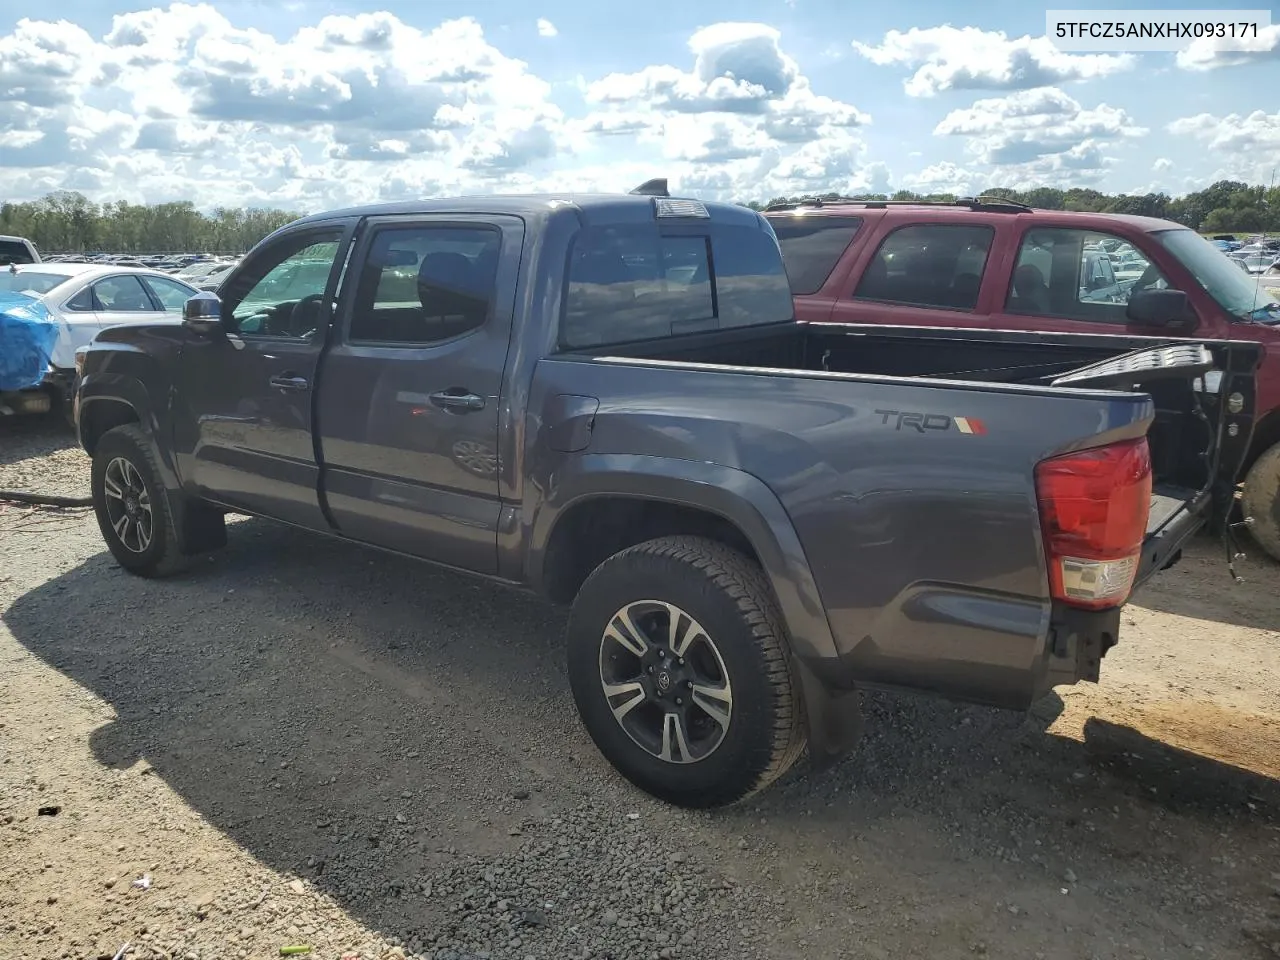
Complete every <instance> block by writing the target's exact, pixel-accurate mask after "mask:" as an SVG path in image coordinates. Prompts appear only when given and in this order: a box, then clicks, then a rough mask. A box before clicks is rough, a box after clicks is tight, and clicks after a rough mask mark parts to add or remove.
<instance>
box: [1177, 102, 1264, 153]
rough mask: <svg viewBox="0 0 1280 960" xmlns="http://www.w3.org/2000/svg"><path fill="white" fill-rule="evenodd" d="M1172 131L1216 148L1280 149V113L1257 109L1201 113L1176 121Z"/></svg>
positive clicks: (1242, 149)
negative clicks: (1221, 115) (1244, 112)
mask: <svg viewBox="0 0 1280 960" xmlns="http://www.w3.org/2000/svg"><path fill="white" fill-rule="evenodd" d="M1169 132H1170V133H1172V134H1174V135H1175V136H1179V137H1194V138H1195V139H1197V140H1200V141H1202V142H1203V143H1205V144H1206V145H1208V147H1209V148H1210V149H1211V150H1215V151H1218V150H1223V151H1231V152H1241V153H1243V152H1254V151H1276V150H1280V112H1278V113H1264V112H1263V111H1261V110H1255V111H1253V113H1250V114H1248V115H1247V116H1242V115H1241V114H1238V113H1231V114H1228V115H1227V116H1225V117H1217V116H1214V115H1213V114H1209V113H1201V114H1197V115H1196V116H1194V117H1182V118H1180V119H1178V120H1175V121H1173V123H1171V124H1169ZM1271 162H1274V160H1273V159H1272V160H1271Z"/></svg>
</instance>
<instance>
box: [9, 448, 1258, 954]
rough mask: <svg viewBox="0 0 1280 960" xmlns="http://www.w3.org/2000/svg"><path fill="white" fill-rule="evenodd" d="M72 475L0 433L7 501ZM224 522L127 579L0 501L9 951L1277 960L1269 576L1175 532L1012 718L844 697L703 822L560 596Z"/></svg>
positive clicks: (58, 458)
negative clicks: (1081, 666)
mask: <svg viewBox="0 0 1280 960" xmlns="http://www.w3.org/2000/svg"><path fill="white" fill-rule="evenodd" d="M87 484H88V467H87V460H86V459H85V457H84V456H83V455H82V454H81V453H80V452H79V451H78V450H77V449H75V447H74V446H73V445H72V442H71V439H70V437H69V435H67V434H66V433H63V432H61V431H59V430H58V429H56V428H51V427H48V426H46V425H42V424H33V423H25V424H14V423H8V424H0V488H11V489H12V488H20V489H27V490H36V491H40V492H61V493H67V494H72V495H84V494H85V493H86V492H87ZM230 541H231V542H230V545H229V546H228V548H227V549H226V550H223V551H221V552H219V553H218V554H216V555H214V556H212V557H210V558H208V559H202V560H201V561H200V562H199V563H198V564H197V565H196V566H195V567H194V568H193V569H192V570H191V571H190V572H188V573H186V574H184V575H182V576H181V577H178V578H176V579H173V580H169V581H163V582H147V581H142V580H139V579H136V578H133V577H130V576H128V575H126V574H124V573H123V572H122V571H120V570H119V569H118V568H116V567H115V566H114V565H113V563H112V562H111V560H110V558H109V556H108V555H107V553H106V552H105V550H104V548H103V545H102V541H101V539H100V536H99V534H98V532H97V529H96V525H95V523H94V521H93V519H92V517H91V516H89V515H87V514H86V512H85V511H68V512H64V513H60V514H59V513H51V512H47V511H42V512H35V511H33V510H30V509H27V508H21V507H16V506H8V507H5V506H0V676H2V677H3V681H2V682H0V958H4V960H10V958H12V960H19V958H21V960H41V958H98V957H100V958H105V960H111V958H113V957H115V956H116V954H117V951H119V950H120V948H121V947H122V946H124V945H125V944H129V947H128V949H127V950H126V952H125V953H124V954H123V956H125V957H128V958H130V960H137V958H154V957H169V958H200V960H214V958H217V960H224V958H245V960H249V958H266V957H272V956H279V952H280V948H281V947H282V946H286V945H307V946H310V947H311V948H312V951H311V953H310V954H309V956H313V957H319V958H325V960H339V958H342V957H344V956H345V957H348V958H351V957H360V958H362V960H369V958H378V960H383V958H387V957H393V958H399V957H412V956H421V957H430V958H435V960H462V958H475V957H489V958H492V960H499V958H508V957H513V958H517V960H523V958H525V957H537V958H539V960H541V958H556V960H559V958H562V957H597V958H605V957H613V958H630V957H639V958H650V957H658V958H664V960H665V958H727V957H734V958H738V957H742V958H752V957H768V958H782V957H799V956H812V957H821V958H837V957H839V958H846V957H847V958H895V960H896V958H930V960H950V958H960V957H967V958H968V957H973V956H990V957H999V958H1011V960H1032V958H1044V960H1092V958H1098V960H1109V958H1125V960H1130V958H1152V960H1154V958H1166V957H1168V958H1180V957H1212V958H1223V960H1233V958H1240V960H1265V958H1272V957H1280V632H1278V631H1280V566H1277V565H1275V564H1272V563H1270V562H1268V561H1264V560H1261V559H1259V558H1257V557H1253V556H1251V557H1250V558H1249V560H1248V561H1246V563H1245V564H1244V566H1243V571H1242V572H1243V573H1244V575H1245V576H1246V577H1248V578H1249V580H1248V582H1247V583H1245V584H1242V585H1236V584H1234V583H1232V582H1231V580H1230V579H1229V577H1228V575H1227V572H1226V569H1225V561H1224V558H1223V553H1222V550H1221V549H1220V547H1219V546H1218V545H1217V544H1216V543H1212V542H1202V543H1198V544H1196V545H1195V547H1194V549H1192V550H1191V551H1190V553H1189V555H1188V556H1187V557H1186V558H1185V559H1184V560H1183V561H1182V562H1181V563H1180V564H1179V565H1178V566H1177V567H1176V568H1175V569H1173V570H1171V571H1169V572H1167V573H1165V574H1163V575H1161V576H1160V577H1159V578H1158V579H1157V580H1156V581H1155V582H1154V583H1153V584H1152V585H1150V586H1148V587H1147V588H1145V589H1144V590H1143V591H1142V593H1141V594H1140V596H1138V597H1137V598H1136V601H1135V603H1133V604H1132V605H1131V606H1130V607H1128V608H1127V610H1126V614H1125V618H1124V631H1123V634H1122V637H1121V643H1120V646H1119V647H1118V648H1117V649H1115V650H1113V651H1112V652H1111V654H1110V655H1109V656H1108V657H1107V659H1106V661H1105V662H1104V665H1103V677H1102V682H1101V683H1100V684H1098V685H1096V686H1095V685H1090V684H1082V685H1079V686H1076V687H1072V688H1062V689H1061V690H1060V691H1059V695H1057V696H1053V697H1050V698H1048V699H1047V700H1046V701H1044V702H1042V703H1041V704H1038V705H1037V707H1036V708H1035V710H1034V711H1033V712H1032V714H1031V715H1030V716H1026V715H1017V714H1011V713H1004V712H999V711H993V710H987V709H982V708H975V707H966V706H957V705H955V704H951V703H946V702H940V701H934V700H929V699H922V698H911V697H890V696H883V695H877V696H872V697H868V698H867V703H866V707H867V713H868V724H867V735H866V738H865V740H864V742H863V744H862V745H861V747H860V748H859V750H858V751H857V753H856V754H855V755H853V756H850V757H849V758H847V759H846V760H844V761H843V762H842V763H841V764H840V765H839V766H837V767H836V768H835V769H833V770H829V771H827V772H824V773H822V774H819V775H805V774H803V773H798V774H793V775H792V776H790V777H789V778H788V779H787V781H786V782H784V783H782V784H780V785H778V786H776V787H775V788H774V789H772V790H771V791H770V792H768V793H767V794H765V795H763V796H761V797H760V798H758V799H757V800H755V801H753V802H751V803H750V804H749V805H747V806H745V807H743V808H740V809H732V810H729V811H724V812H719V813H714V814H693V813H686V812H681V811H674V810H672V809H669V808H666V807H663V806H662V805H660V804H657V803H655V802H652V801H650V800H648V799H647V798H646V797H644V796H643V795H641V794H639V793H637V792H636V791H635V790H634V789H632V788H630V787H629V786H628V785H626V784H625V783H623V782H622V781H621V780H620V779H619V778H618V777H617V776H615V775H614V774H613V773H612V771H611V770H610V769H609V768H608V767H607V766H606V764H605V763H604V762H603V760H602V759H601V758H600V757H599V756H598V755H597V754H596V752H595V751H594V749H593V748H592V746H591V743H590V741H589V740H588V738H587V736H586V735H585V733H584V732H583V731H582V729H581V728H580V726H579V724H578V721H577V718H576V715H575V714H574V711H573V707H572V703H571V700H570V698H569V694H568V690H567V683H566V681H565V677H564V669H563V651H562V647H561V644H560V633H561V628H562V624H563V614H562V613H561V612H559V611H556V610H554V609H551V608H549V607H546V606H543V605H542V604H540V603H538V602H536V601H532V600H529V599H527V598H525V597H522V596H520V595H517V594H514V593H508V592H505V591H502V590H500V589H498V588H495V587H491V586H487V585H483V584H479V583H475V582H472V581H470V580H467V579H464V578H462V577H459V576H455V575H453V574H450V573H446V572H441V571H438V570H435V569H433V568H431V567H428V566H425V565H424V566H418V565H413V564H411V563H408V562H405V561H401V560H398V559H395V558H392V557H387V556H383V555H380V554H377V553H374V552H371V551H366V550H363V549H358V548H353V547H350V546H347V545H344V544H340V543H336V542H330V541H327V540H324V539H321V538H319V537H315V536H311V535H308V534H305V533H301V532H298V531H294V530H290V529H286V528H283V527H278V526H274V525H271V524H269V523H266V522H263V521H257V520H241V521H237V522H235V523H234V524H233V526H232V528H231V531H230ZM42 809H43V810H44V813H43V814H42V813H41V810H42ZM55 811H56V812H55ZM144 875H145V876H146V877H148V878H149V880H150V885H149V887H148V888H147V889H143V888H142V887H140V886H136V885H135V884H134V881H139V880H140V879H141V878H143V877H144Z"/></svg>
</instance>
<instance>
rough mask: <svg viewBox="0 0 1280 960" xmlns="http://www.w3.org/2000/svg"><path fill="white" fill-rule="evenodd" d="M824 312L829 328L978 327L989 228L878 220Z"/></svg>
mask: <svg viewBox="0 0 1280 960" xmlns="http://www.w3.org/2000/svg"><path fill="white" fill-rule="evenodd" d="M880 223H881V225H882V232H880V233H879V234H878V235H877V236H876V237H874V238H873V239H872V242H871V243H870V244H868V249H867V250H864V251H862V253H861V254H860V257H859V261H860V262H859V263H857V264H856V265H855V267H854V271H853V275H852V277H851V279H850V280H849V281H847V287H846V289H844V290H841V291H838V294H837V299H836V300H835V303H834V306H833V308H832V311H831V319H832V320H833V321H836V322H837V323H880V324H906V325H909V326H928V327H976V326H985V325H986V324H987V319H986V318H985V317H983V316H982V315H981V311H980V310H979V301H980V294H981V293H982V290H983V284H984V282H986V280H987V278H988V274H989V273H990V272H991V270H992V269H993V266H994V263H993V261H994V258H993V256H992V252H993V249H994V248H995V246H996V239H997V230H996V227H995V226H994V225H993V224H990V223H985V222H976V223H975V222H967V223H960V222H931V221H930V222H914V223H913V222H906V223H904V222H902V221H901V220H897V221H894V220H888V219H886V220H882V221H880Z"/></svg>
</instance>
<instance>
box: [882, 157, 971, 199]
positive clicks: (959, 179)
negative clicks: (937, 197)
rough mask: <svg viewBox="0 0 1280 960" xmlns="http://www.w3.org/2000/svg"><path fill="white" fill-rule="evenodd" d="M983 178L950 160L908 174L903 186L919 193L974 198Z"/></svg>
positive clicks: (904, 178) (903, 180)
mask: <svg viewBox="0 0 1280 960" xmlns="http://www.w3.org/2000/svg"><path fill="white" fill-rule="evenodd" d="M982 179H983V178H981V177H979V176H978V175H976V174H975V173H974V172H973V171H972V170H966V169H965V168H963V167H960V166H958V165H957V164H954V163H952V162H951V161H949V160H944V161H943V162H941V163H934V164H930V165H929V166H927V167H925V168H924V169H923V170H920V171H918V172H916V173H910V174H907V175H906V176H904V177H903V178H902V183H901V185H902V186H903V187H905V188H906V189H908V190H914V191H916V192H917V193H954V194H956V195H957V196H973V195H974V194H976V193H978V192H979V190H978V189H977V187H976V186H975V185H976V184H977V183H979V182H980V181H981V180H982Z"/></svg>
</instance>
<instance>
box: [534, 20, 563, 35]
mask: <svg viewBox="0 0 1280 960" xmlns="http://www.w3.org/2000/svg"><path fill="white" fill-rule="evenodd" d="M559 35H560V31H559V30H557V29H556V25H555V24H554V23H552V22H551V21H550V20H548V19H547V18H546V17H539V18H538V36H540V37H556V36H559Z"/></svg>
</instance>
